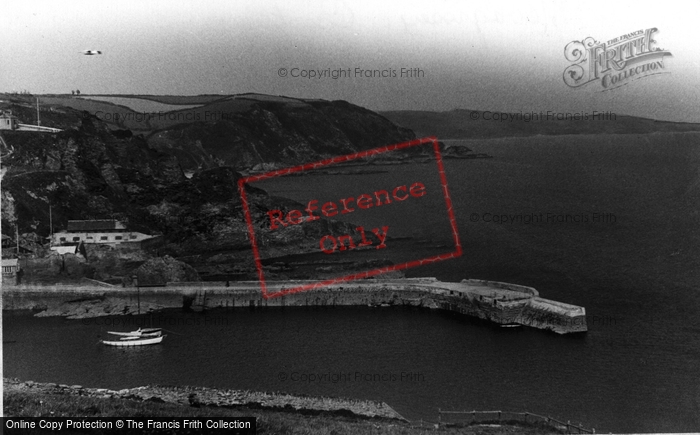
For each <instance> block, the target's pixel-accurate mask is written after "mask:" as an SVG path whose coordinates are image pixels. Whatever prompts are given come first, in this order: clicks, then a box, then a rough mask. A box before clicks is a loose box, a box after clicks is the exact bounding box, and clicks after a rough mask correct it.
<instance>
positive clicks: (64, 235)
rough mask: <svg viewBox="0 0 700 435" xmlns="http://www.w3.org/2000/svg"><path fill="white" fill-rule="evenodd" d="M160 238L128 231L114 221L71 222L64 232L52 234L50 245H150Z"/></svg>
mask: <svg viewBox="0 0 700 435" xmlns="http://www.w3.org/2000/svg"><path fill="white" fill-rule="evenodd" d="M154 239H160V236H150V235H148V234H143V233H140V232H138V231H130V230H128V229H127V228H126V226H124V224H122V223H121V222H119V221H117V220H114V219H101V220H71V221H68V228H67V229H66V231H61V232H58V233H55V234H53V238H52V240H51V244H52V245H54V246H65V245H78V244H80V243H81V242H82V243H85V244H100V245H115V246H116V245H127V244H131V245H139V246H144V245H150V243H149V242H154V241H155V240H154Z"/></svg>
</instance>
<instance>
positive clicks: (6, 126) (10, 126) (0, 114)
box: [0, 110, 19, 130]
mask: <svg viewBox="0 0 700 435" xmlns="http://www.w3.org/2000/svg"><path fill="white" fill-rule="evenodd" d="M18 124H19V121H18V120H17V117H16V116H14V115H13V114H12V110H3V111H0V130H16V129H17V125H18Z"/></svg>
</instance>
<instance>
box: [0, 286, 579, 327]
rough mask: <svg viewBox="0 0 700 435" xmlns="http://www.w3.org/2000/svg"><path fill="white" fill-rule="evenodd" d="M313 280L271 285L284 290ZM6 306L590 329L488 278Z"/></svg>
mask: <svg viewBox="0 0 700 435" xmlns="http://www.w3.org/2000/svg"><path fill="white" fill-rule="evenodd" d="M308 282H309V281H304V282H301V281H268V282H267V286H268V289H270V290H273V291H282V290H285V289H287V288H294V287H297V286H299V285H302V284H305V283H308ZM3 305H4V306H3V309H6V310H12V309H31V310H37V311H40V312H39V313H38V314H37V315H38V316H41V317H45V316H65V317H68V318H74V319H80V318H89V317H97V316H107V315H122V314H144V313H146V312H153V311H157V310H160V309H165V308H187V309H191V308H194V309H196V310H208V309H215V308H265V307H295V306H306V307H309V306H371V307H376V306H414V307H424V308H429V309H443V310H448V311H453V312H458V313H461V314H464V315H468V316H472V317H477V318H480V319H484V320H487V321H490V322H493V323H496V324H498V325H505V326H514V325H522V326H529V327H533V328H538V329H544V330H550V331H553V332H556V333H558V334H567V333H577V332H585V331H587V330H588V327H587V324H586V310H585V308H584V307H580V306H576V305H571V304H566V303H563V302H557V301H553V300H549V299H545V298H542V297H540V295H539V292H538V291H537V290H535V289H534V288H532V287H526V286H521V285H517V284H509V283H501V282H494V281H483V280H473V279H469V280H462V281H461V282H442V281H438V280H437V279H435V278H404V279H393V280H381V279H365V280H359V281H352V282H344V283H338V284H334V285H329V286H326V287H324V288H323V289H317V290H310V291H304V292H299V293H294V294H289V295H286V296H283V297H277V298H270V299H265V298H263V297H262V294H261V292H260V286H259V283H258V282H257V281H232V282H186V283H168V284H166V285H164V286H160V287H140V288H135V287H116V286H115V287H111V288H110V287H104V286H100V285H87V286H76V285H55V286H29V285H25V286H6V287H5V288H3Z"/></svg>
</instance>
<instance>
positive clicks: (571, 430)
mask: <svg viewBox="0 0 700 435" xmlns="http://www.w3.org/2000/svg"><path fill="white" fill-rule="evenodd" d="M443 416H445V417H448V416H455V417H456V416H460V417H461V418H460V419H459V420H461V421H460V423H462V424H464V423H466V424H479V423H487V422H504V423H505V422H508V421H518V422H525V423H537V422H544V423H548V424H551V425H558V426H559V427H561V428H562V429H564V428H565V429H566V433H568V434H582V433H590V434H594V433H595V429H586V428H584V427H583V425H582V424H581V423H579V424H578V425H575V424H572V423H571V421H567V422H563V421H561V420H557V419H556V418H552V417H546V416H544V415H539V414H533V413H532V412H512V411H443V410H441V409H439V410H438V425H441V426H442V425H447V424H450V423H452V424H454V423H455V422H451V421H450V422H445V421H443ZM466 420H468V421H466Z"/></svg>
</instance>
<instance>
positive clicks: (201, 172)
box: [0, 101, 413, 278]
mask: <svg viewBox="0 0 700 435" xmlns="http://www.w3.org/2000/svg"><path fill="white" fill-rule="evenodd" d="M219 104H223V103H219ZM13 109H14V111H15V112H16V113H20V114H21V113H23V112H22V110H24V109H25V108H23V107H22V106H17V107H16V106H13ZM220 109H225V106H222V107H220ZM25 111H26V110H25ZM51 113H53V114H54V116H55V118H56V119H55V120H56V122H58V123H59V124H58V125H57V126H60V127H64V128H66V130H65V131H63V132H61V133H57V134H48V133H33V132H19V131H16V132H11V131H9V132H8V131H4V132H2V135H3V138H4V142H3V143H2V148H3V149H2V150H0V151H1V152H2V154H3V159H2V164H3V180H2V181H3V185H2V223H3V233H5V234H7V235H10V236H14V229H15V223H18V226H19V233H20V234H23V235H25V238H26V237H28V236H32V237H34V238H37V239H39V240H41V239H42V238H45V237H47V236H48V235H49V234H50V228H49V209H51V211H52V217H53V229H54V231H59V230H62V229H65V228H66V225H67V221H68V220H69V219H118V220H120V221H122V222H124V223H125V224H126V225H127V227H128V228H129V229H132V230H135V231H141V232H144V233H147V234H162V235H163V236H164V240H165V246H164V247H163V248H161V249H160V252H158V254H160V255H163V254H170V255H173V256H182V255H193V256H196V255H198V254H202V255H205V257H204V258H203V259H202V257H199V259H200V260H202V262H201V265H202V266H204V265H210V262H209V261H208V257H207V256H211V255H213V254H216V255H217V256H218V257H217V258H218V259H219V260H220V263H221V264H222V265H225V266H226V267H229V268H231V267H232V268H233V273H239V272H241V271H242V270H239V269H240V268H239V269H236V268H238V267H239V266H240V265H241V264H244V266H243V271H244V272H245V271H249V270H252V269H253V268H252V263H251V261H250V257H251V255H250V243H249V241H248V234H247V227H246V224H245V219H244V216H243V211H242V206H241V203H240V197H239V194H238V191H237V182H238V180H239V179H240V177H241V174H240V173H239V172H238V171H237V170H238V169H244V168H250V167H251V166H255V165H260V164H264V165H268V167H274V166H276V165H290V164H299V163H306V162H311V161H315V160H317V159H319V158H324V157H331V156H336V155H340V154H345V153H350V152H355V151H359V150H364V149H369V148H372V147H376V146H380V145H387V144H391V143H397V142H401V141H404V140H407V139H411V138H413V134H412V132H410V131H409V130H405V129H400V128H397V127H396V126H394V125H393V124H391V123H390V122H389V121H387V120H386V119H384V118H382V117H381V116H379V115H376V114H374V113H372V112H370V111H367V110H364V109H361V108H359V107H357V106H352V105H350V104H348V103H344V102H294V103H293V104H292V103H281V102H274V101H273V102H270V101H257V102H251V103H250V104H248V105H247V106H246V110H243V111H240V110H239V112H236V113H237V115H235V116H234V115H231V116H226V117H225V119H219V120H218V121H214V122H194V123H190V124H183V125H174V126H166V128H165V129H164V130H161V131H159V132H157V133H154V134H153V135H152V136H151V137H150V138H149V139H146V138H145V137H144V136H143V135H133V134H132V133H131V132H130V131H128V130H119V129H117V130H115V129H114V128H113V127H114V126H110V125H107V124H106V123H105V122H103V121H102V120H100V119H98V118H97V117H95V116H92V115H90V114H89V113H87V112H82V113H81V112H77V111H74V110H72V109H70V108H65V107H62V108H61V109H60V111H59V112H51ZM42 116H44V115H42ZM42 119H45V117H43V118H42ZM183 168H185V169H187V172H188V176H186V175H185V171H184V170H183ZM247 189H248V190H247V193H248V198H249V201H250V206H251V211H252V215H253V221H254V224H255V225H256V227H258V228H259V230H256V234H257V235H258V236H259V237H260V239H261V240H262V242H261V243H264V244H265V246H266V248H268V249H267V252H268V253H269V254H268V255H284V254H293V253H299V252H304V251H305V250H311V249H312V248H316V249H317V245H318V238H319V237H320V236H321V235H324V234H336V235H337V234H354V232H355V229H354V226H351V225H348V224H344V223H341V222H336V221H331V220H327V219H321V220H319V221H316V222H313V224H310V225H304V226H303V228H302V227H301V226H299V227H297V228H290V229H287V230H285V231H277V232H274V233H270V232H269V231H266V229H265V227H266V225H265V222H266V219H267V215H266V213H267V211H268V210H272V209H279V210H288V209H299V208H300V204H296V203H294V202H293V201H290V200H287V199H284V198H273V197H270V196H268V195H267V194H266V193H265V192H264V191H262V190H259V189H256V188H254V187H250V186H248V187H247ZM222 251H226V253H225V254H222V253H221V252H222ZM113 256H114V255H112V256H107V257H110V258H107V257H105V256H99V255H98V256H91V255H88V260H89V261H90V262H91V263H95V264H97V266H96V270H95V277H97V278H100V277H102V278H104V277H114V275H115V274H117V273H124V272H125V268H126V267H127V266H129V267H133V268H135V267H138V266H139V265H140V264H142V262H143V261H145V259H138V261H137V260H136V259H133V261H131V260H130V262H126V263H125V262H121V263H119V264H116V265H115V264H112V263H114V261H113V260H114V259H113V258H111V257H113ZM103 258H107V260H109V261H107V260H105V265H104V267H101V266H100V265H99V263H100V262H101V261H102V260H101V259H103ZM108 263H109V264H108ZM217 267H218V266H217ZM219 269H220V268H219ZM218 272H220V270H219V271H218ZM229 272H230V270H229ZM212 273H214V274H216V273H217V271H214V272H212Z"/></svg>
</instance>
